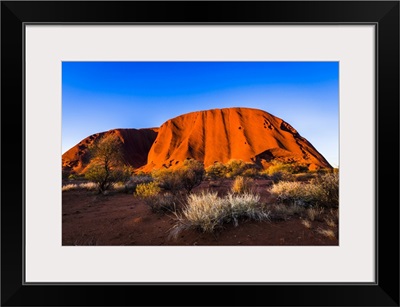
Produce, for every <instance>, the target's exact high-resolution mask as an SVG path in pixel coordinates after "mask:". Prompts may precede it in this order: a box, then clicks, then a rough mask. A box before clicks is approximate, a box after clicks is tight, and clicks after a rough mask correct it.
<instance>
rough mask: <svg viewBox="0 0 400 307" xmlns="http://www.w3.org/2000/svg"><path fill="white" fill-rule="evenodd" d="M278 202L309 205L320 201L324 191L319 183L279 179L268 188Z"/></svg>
mask: <svg viewBox="0 0 400 307" xmlns="http://www.w3.org/2000/svg"><path fill="white" fill-rule="evenodd" d="M270 192H271V194H273V195H275V196H276V197H277V199H278V201H279V202H283V203H292V204H295V205H299V206H310V205H317V204H319V203H321V201H322V199H323V197H324V191H323V189H322V187H321V186H320V185H316V184H313V183H301V182H290V181H281V182H278V183H276V184H274V185H273V186H272V187H271V188H270Z"/></svg>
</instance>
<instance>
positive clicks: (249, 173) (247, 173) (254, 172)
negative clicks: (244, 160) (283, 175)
mask: <svg viewBox="0 0 400 307" xmlns="http://www.w3.org/2000/svg"><path fill="white" fill-rule="evenodd" d="M241 176H243V177H250V178H254V177H258V176H259V170H258V169H257V168H256V167H253V166H250V167H249V168H247V169H245V170H244V171H243V172H242V175H241Z"/></svg>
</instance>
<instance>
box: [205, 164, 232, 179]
mask: <svg viewBox="0 0 400 307" xmlns="http://www.w3.org/2000/svg"><path fill="white" fill-rule="evenodd" d="M205 171H206V175H207V177H208V178H211V179H214V180H215V179H219V178H224V177H225V175H226V172H227V168H226V166H225V165H224V164H222V163H221V162H215V163H214V164H213V165H210V166H209V167H207V168H206V170H205Z"/></svg>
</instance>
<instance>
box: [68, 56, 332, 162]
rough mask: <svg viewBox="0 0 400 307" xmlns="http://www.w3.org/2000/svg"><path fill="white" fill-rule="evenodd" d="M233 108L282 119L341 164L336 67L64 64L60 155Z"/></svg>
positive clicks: (329, 64)
mask: <svg viewBox="0 0 400 307" xmlns="http://www.w3.org/2000/svg"><path fill="white" fill-rule="evenodd" d="M228 107H249V108H256V109H261V110H264V111H267V112H269V113H271V114H272V115H275V116H278V117H280V118H282V119H283V120H285V121H287V122H288V123H289V124H291V125H292V126H293V127H294V128H295V129H296V130H297V131H298V132H299V133H300V135H302V136H303V137H305V138H306V139H308V140H309V141H310V142H311V143H312V144H313V145H314V147H315V148H316V149H317V150H318V151H319V152H320V153H321V154H322V155H323V156H324V157H325V158H326V159H327V160H328V161H329V162H330V163H331V165H332V166H334V167H337V166H338V165H339V162H338V159H339V158H338V147H339V136H338V135H339V63H338V62H63V63H62V152H63V153H64V152H65V151H67V150H68V149H69V148H71V147H72V146H74V145H76V144H77V143H78V142H80V141H81V140H82V139H84V138H85V137H87V136H89V135H91V134H94V133H97V132H103V131H107V130H110V129H115V128H150V127H159V126H161V124H162V123H163V122H165V121H166V120H168V119H170V118H173V117H176V116H178V115H181V114H185V113H188V112H192V111H199V110H208V109H214V108H228Z"/></svg>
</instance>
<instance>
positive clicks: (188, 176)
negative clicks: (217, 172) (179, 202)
mask: <svg viewBox="0 0 400 307" xmlns="http://www.w3.org/2000/svg"><path fill="white" fill-rule="evenodd" d="M178 174H179V175H180V176H181V180H182V187H183V188H184V189H185V190H186V192H187V193H190V192H191V191H192V189H193V188H195V187H197V186H199V185H200V184H201V182H202V181H203V179H204V175H205V171H204V164H203V163H201V162H199V161H197V160H194V159H186V160H185V161H184V162H183V167H182V168H181V169H179V170H178Z"/></svg>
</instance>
